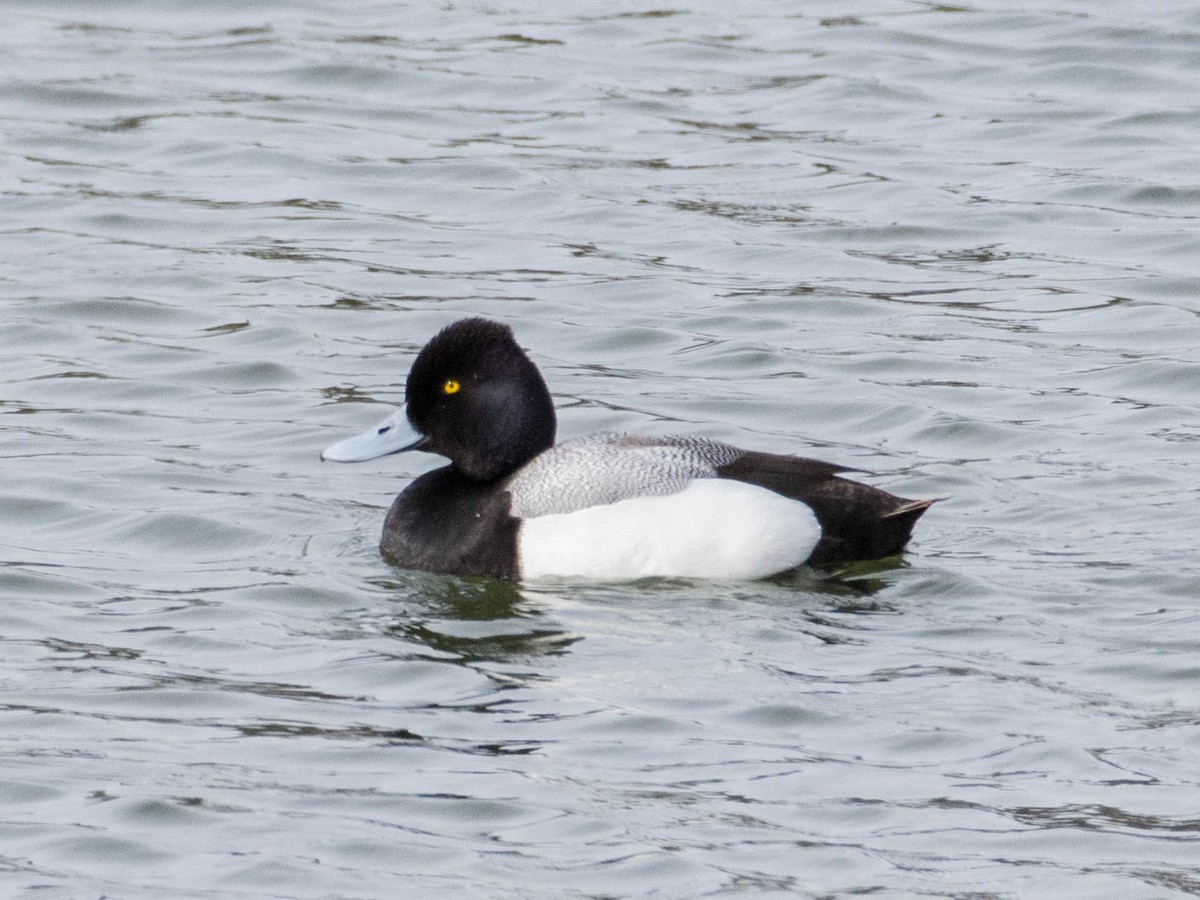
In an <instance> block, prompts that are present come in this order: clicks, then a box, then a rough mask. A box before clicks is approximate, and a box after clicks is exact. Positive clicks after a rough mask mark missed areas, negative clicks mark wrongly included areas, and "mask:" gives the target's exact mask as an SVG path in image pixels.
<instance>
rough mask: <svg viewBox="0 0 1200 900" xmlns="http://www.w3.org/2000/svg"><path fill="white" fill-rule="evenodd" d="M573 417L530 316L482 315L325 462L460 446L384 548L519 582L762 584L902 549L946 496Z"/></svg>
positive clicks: (419, 482) (407, 499) (397, 517)
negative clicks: (592, 426)
mask: <svg viewBox="0 0 1200 900" xmlns="http://www.w3.org/2000/svg"><path fill="white" fill-rule="evenodd" d="M556 429H557V420H556V416H555V410H554V402H553V400H552V398H551V395H550V390H549V389H548V388H547V386H546V382H545V380H544V379H543V378H542V374H541V372H540V371H539V370H538V368H537V366H536V365H535V364H534V363H533V361H532V360H531V359H530V358H529V356H528V355H527V354H526V352H525V351H524V350H523V349H522V348H521V346H520V345H519V344H518V343H517V340H516V338H515V336H514V335H513V332H512V329H511V328H510V327H509V326H507V325H505V324H503V323H501V322H497V321H494V320H491V319H486V318H475V317H472V318H466V319H460V320H458V321H455V322H453V323H451V324H450V325H448V326H446V327H445V328H443V329H442V330H441V331H440V332H438V333H437V334H436V335H434V337H433V338H431V339H430V340H429V342H428V343H427V344H426V345H425V346H424V347H423V348H422V349H421V351H420V352H419V353H418V354H417V357H416V359H415V360H414V361H413V364H412V368H411V370H410V372H409V375H408V381H407V383H406V386H405V405H404V407H402V408H401V409H398V410H396V411H395V412H393V413H392V414H390V415H389V416H388V417H387V418H385V419H384V420H383V421H382V422H380V423H379V424H377V425H376V426H374V427H373V428H370V429H368V430H367V431H365V432H363V433H362V434H359V435H356V436H354V437H351V438H348V439H346V440H343V441H340V442H338V443H336V444H333V445H332V446H330V447H328V448H326V449H325V450H324V451H323V452H322V453H321V458H322V459H325V460H330V461H335V462H362V461H364V460H369V459H375V458H377V457H381V456H386V455H389V454H393V453H401V452H405V451H411V450H419V451H425V452H427V453H433V454H438V455H440V456H443V457H445V458H446V459H448V460H449V464H448V465H445V466H443V467H441V468H438V469H434V470H432V471H430V472H427V473H426V474H424V475H421V476H419V477H418V478H416V479H415V480H414V481H412V482H411V483H410V484H409V485H408V486H407V487H406V488H404V490H403V491H402V492H401V493H400V494H399V496H397V497H396V499H395V501H394V502H393V503H392V505H391V508H390V510H389V511H388V514H387V518H386V519H385V521H384V526H383V535H382V538H381V540H380V549H381V551H382V553H383V555H384V556H385V557H386V558H387V559H388V560H389V561H390V562H391V563H393V564H395V565H397V566H399V567H402V568H407V569H417V570H423V571H427V572H436V573H443V574H447V575H458V576H490V577H494V578H502V579H508V580H512V581H533V580H539V579H546V578H567V579H586V580H594V581H631V580H637V579H642V578H653V577H665V578H696V579H725V580H754V579H761V578H766V577H769V576H773V575H778V574H781V573H785V572H788V571H790V570H793V569H798V568H801V567H804V566H810V567H817V568H821V567H824V568H829V567H832V566H836V565H840V564H844V563H847V562H850V561H854V560H870V559H878V558H883V557H889V556H893V555H896V554H899V553H900V552H901V551H902V550H903V549H904V548H905V546H906V545H907V544H908V542H909V539H910V537H911V535H912V530H913V526H914V525H915V524H916V522H917V520H918V519H919V518H920V517H921V515H922V514H923V513H924V512H925V510H926V509H928V508H929V506H930V505H931V504H932V503H934V502H935V500H934V499H926V500H909V499H906V498H903V497H898V496H895V495H893V494H890V493H888V492H886V491H884V490H882V489H880V488H877V487H874V486H872V485H869V484H865V483H862V482H859V481H854V480H851V479H849V478H845V477H843V476H844V475H845V474H846V473H848V472H854V471H857V470H855V469H852V468H847V467H844V466H839V465H836V464H833V463H828V462H823V461H821V460H816V459H809V458H806V457H802V456H790V455H784V454H777V453H767V452H761V451H757V450H743V449H741V448H739V447H735V446H732V445H730V444H726V443H722V442H719V441H715V440H709V439H707V438H704V437H696V436H676V437H658V436H646V435H638V434H625V433H602V434H595V435H591V436H587V437H582V438H578V439H574V440H569V441H564V442H563V443H555V432H556ZM935 499H940V498H935Z"/></svg>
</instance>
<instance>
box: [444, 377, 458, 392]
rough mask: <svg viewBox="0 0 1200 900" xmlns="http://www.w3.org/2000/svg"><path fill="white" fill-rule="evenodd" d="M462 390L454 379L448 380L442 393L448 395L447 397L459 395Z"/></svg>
mask: <svg viewBox="0 0 1200 900" xmlns="http://www.w3.org/2000/svg"><path fill="white" fill-rule="evenodd" d="M460 390H462V385H461V384H459V383H458V382H457V381H455V380H454V379H453V378H447V379H446V380H445V382H443V384H442V393H443V394H446V395H447V396H448V395H450V394H457V393H458V392H459V391H460Z"/></svg>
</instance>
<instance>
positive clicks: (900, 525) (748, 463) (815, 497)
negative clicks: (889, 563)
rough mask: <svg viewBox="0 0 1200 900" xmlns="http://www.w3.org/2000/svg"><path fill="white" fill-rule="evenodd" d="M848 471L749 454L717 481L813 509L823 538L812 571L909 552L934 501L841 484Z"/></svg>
mask: <svg viewBox="0 0 1200 900" xmlns="http://www.w3.org/2000/svg"><path fill="white" fill-rule="evenodd" d="M846 471H852V470H848V469H846V468H845V467H844V466H835V465H833V464H832V463H827V462H822V461H820V460H817V459H806V458H804V457H802V456H781V455H779V454H775V453H759V452H756V451H753V450H750V451H747V452H745V453H743V454H742V455H741V456H739V457H738V458H737V459H735V460H734V461H733V462H731V463H726V464H725V465H723V466H719V467H718V468H717V475H718V476H719V477H721V478H730V479H733V480H734V481H745V482H747V483H749V484H757V485H760V486H762V487H765V488H767V489H768V490H772V491H774V492H775V493H777V494H782V495H783V496H785V497H792V498H793V499H796V500H800V501H802V502H804V503H807V504H808V505H809V506H811V507H812V509H813V512H814V513H816V516H817V519H818V521H820V523H821V529H822V531H823V534H822V536H821V540H820V543H818V544H817V547H816V549H815V550H813V555H812V557H811V558H810V559H809V563H810V564H812V565H818V566H820V565H831V564H833V563H838V562H846V561H849V560H853V559H878V558H880V557H883V556H892V555H893V554H896V553H899V552H900V551H901V550H903V549H904V545H905V544H907V543H908V539H909V538H910V537H911V536H912V530H913V526H914V525H915V524H916V522H917V519H919V518H921V514H922V513H923V512H925V510H926V509H928V508H929V506H930V504H932V503H934V502H936V501H934V500H907V499H905V498H904V497H897V496H895V495H894V494H889V493H888V492H887V491H883V490H880V489H879V488H876V487H872V486H871V485H869V484H862V483H861V482H858V481H850V480H848V479H845V478H840V477H838V476H839V473H841V472H846Z"/></svg>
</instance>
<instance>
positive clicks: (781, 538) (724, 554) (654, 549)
mask: <svg viewBox="0 0 1200 900" xmlns="http://www.w3.org/2000/svg"><path fill="white" fill-rule="evenodd" d="M820 538H821V526H820V525H819V524H818V522H817V518H816V516H814V515H813V512H812V510H811V509H810V508H809V507H808V506H807V505H806V504H804V503H801V502H799V501H798V500H789V499H788V498H787V497H783V496H780V495H779V494H776V493H774V492H773V491H768V490H767V489H766V488H760V487H756V486H755V485H752V484H744V483H743V482H740V481H728V480H724V479H719V478H702V479H699V480H697V481H695V482H693V483H692V484H691V485H689V486H688V487H687V488H686V489H684V490H682V491H680V492H679V493H677V494H668V495H666V496H661V497H634V498H631V499H629V500H621V501H620V502H618V503H611V504H609V505H607V506H593V507H589V508H588V509H582V510H579V511H577V512H571V513H557V514H554V515H548V516H538V517H537V518H534V519H526V520H525V521H524V522H522V523H521V531H520V536H519V538H518V554H519V558H520V567H521V576H522V577H523V578H526V579H537V578H548V577H554V576H558V577H568V576H569V577H576V578H586V579H590V580H596V581H625V580H629V579H633V578H644V577H647V576H667V577H672V576H674V577H684V578H728V579H752V578H764V577H766V576H767V575H773V574H775V573H776V572H783V571H785V570H787V569H790V568H793V567H795V566H798V565H800V564H801V563H803V562H804V561H805V560H806V559H808V557H809V555H810V554H811V553H812V551H813V548H814V547H815V546H816V545H817V541H818V540H820Z"/></svg>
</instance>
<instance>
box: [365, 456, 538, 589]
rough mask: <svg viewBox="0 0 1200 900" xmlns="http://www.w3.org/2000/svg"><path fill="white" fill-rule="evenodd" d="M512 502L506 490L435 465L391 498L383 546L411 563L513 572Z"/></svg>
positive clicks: (468, 571)
mask: <svg viewBox="0 0 1200 900" xmlns="http://www.w3.org/2000/svg"><path fill="white" fill-rule="evenodd" d="M509 506H510V500H509V495H508V493H507V492H506V491H499V490H496V489H495V488H494V487H493V486H492V485H490V484H480V483H479V482H476V481H471V480H470V479H467V478H464V477H462V476H461V475H459V474H458V473H456V472H455V471H454V470H453V468H452V467H450V466H446V467H445V468H441V469H436V470H434V471H433V472H429V473H427V474H425V475H422V476H421V477H420V478H418V479H417V480H416V481H414V482H413V483H412V484H410V485H409V486H408V487H407V488H405V490H404V492H403V493H402V494H400V496H399V497H397V498H396V500H395V502H393V503H392V508H391V509H390V510H389V511H388V515H387V520H386V521H385V522H384V525H383V537H382V539H381V540H380V542H379V547H380V549H381V550H382V551H383V554H384V555H385V556H386V557H387V558H388V559H389V560H390V561H391V562H393V563H395V564H396V565H398V566H403V567H404V568H407V569H421V570H422V571H426V572H442V573H444V574H447V575H491V576H494V577H498V578H515V577H516V575H517V572H516V568H517V566H516V558H517V526H518V522H517V520H516V519H514V518H513V517H512V516H511V515H510V514H509Z"/></svg>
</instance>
